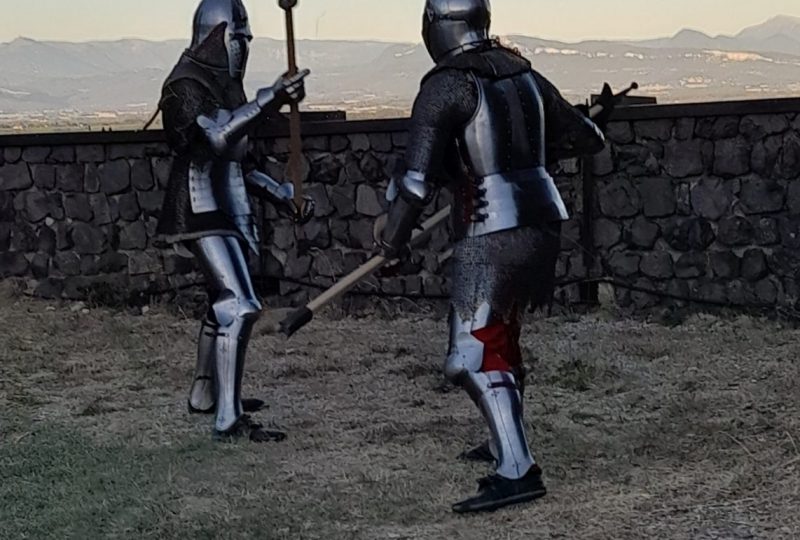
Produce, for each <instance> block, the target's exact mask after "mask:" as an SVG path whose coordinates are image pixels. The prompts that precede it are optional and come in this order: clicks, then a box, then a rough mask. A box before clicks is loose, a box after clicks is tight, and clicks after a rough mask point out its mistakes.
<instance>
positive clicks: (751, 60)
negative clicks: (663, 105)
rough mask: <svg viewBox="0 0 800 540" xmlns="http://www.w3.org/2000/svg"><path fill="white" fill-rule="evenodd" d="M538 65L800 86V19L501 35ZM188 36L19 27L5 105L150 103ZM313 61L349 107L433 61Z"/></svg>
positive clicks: (315, 101) (382, 54) (576, 72)
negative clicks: (603, 37) (36, 36)
mask: <svg viewBox="0 0 800 540" xmlns="http://www.w3.org/2000/svg"><path fill="white" fill-rule="evenodd" d="M504 40H505V41H506V42H507V43H508V44H510V45H513V46H515V47H517V48H518V49H519V50H520V51H521V52H522V53H523V54H525V55H526V56H527V57H528V58H529V59H531V61H532V62H533V63H534V66H535V67H536V68H537V69H539V70H540V71H541V72H542V73H544V74H545V75H546V76H547V77H548V78H550V79H551V80H553V82H555V83H556V84H557V85H558V86H559V87H560V88H561V89H562V91H563V92H564V94H565V95H567V96H568V97H569V98H571V99H572V100H574V101H578V100H583V99H586V97H587V96H588V95H589V94H590V93H591V92H593V91H596V90H598V89H599V88H600V86H601V84H602V83H603V82H605V81H608V82H610V83H612V85H614V86H625V85H627V84H629V83H630V82H631V81H633V80H636V81H638V82H639V83H640V85H641V89H640V91H639V92H640V93H641V94H647V95H652V96H656V97H657V98H658V99H659V101H660V102H676V101H708V100H716V99H734V98H746V97H754V98H755V97H771V96H788V95H800V18H794V17H787V16H780V17H775V18H773V19H771V20H769V21H767V22H765V23H763V24H760V25H757V26H753V27H750V28H746V29H745V30H743V31H742V32H740V33H739V34H737V35H735V36H713V37H712V36H709V35H706V34H704V33H702V32H697V31H694V30H682V31H680V32H678V33H677V34H676V35H675V36H673V37H670V38H664V39H652V40H645V41H636V42H624V41H585V42H581V43H563V42H558V41H551V40H543V39H538V38H533V37H527V36H507V37H505V38H504ZM185 45H186V42H185V41H184V40H171V41H163V42H151V41H143V40H131V39H126V40H120V41H113V42H87V43H63V42H44V41H35V40H31V39H26V38H18V39H16V40H14V41H12V42H10V43H5V44H0V113H3V114H9V113H11V114H14V113H19V114H24V113H36V112H42V111H51V112H57V111H77V112H86V113H91V112H97V111H117V112H136V111H141V112H145V111H148V110H153V109H154V108H155V104H156V102H157V100H158V95H159V90H160V86H161V82H162V81H163V79H164V77H165V76H166V74H167V72H168V71H169V69H170V68H171V67H172V65H173V64H174V63H175V61H176V59H177V58H178V56H179V55H180V54H181V51H182V49H183V48H184V47H185ZM284 50H285V45H284V43H283V42H281V41H277V40H273V39H256V40H255V41H254V44H253V51H252V54H251V64H250V67H249V73H248V77H247V81H248V87H249V89H250V90H251V91H252V90H254V89H255V88H258V87H260V86H263V85H266V84H270V83H271V82H272V81H273V80H274V79H275V77H276V76H277V75H278V74H279V73H280V72H282V71H283V70H284V66H285V60H284V58H285V52H284ZM298 51H299V61H300V63H301V64H302V65H303V66H305V67H309V68H311V70H312V76H311V77H310V79H309V81H308V94H309V97H308V100H307V102H306V104H305V105H306V106H307V107H311V108H317V107H319V108H324V107H329V108H332V107H336V108H340V109H346V110H348V111H350V112H351V113H355V114H356V115H369V114H381V110H382V109H385V108H391V109H395V110H399V109H407V108H408V107H409V106H410V104H411V101H412V100H413V97H414V95H415V93H416V90H417V88H418V84H419V79H420V77H421V76H422V75H423V74H424V73H425V72H426V71H427V70H428V69H430V67H431V61H430V59H429V58H428V55H427V53H426V52H425V50H424V48H423V47H422V46H421V45H419V44H411V43H382V42H376V41H353V42H350V41H318V40H304V41H301V42H299V43H298Z"/></svg>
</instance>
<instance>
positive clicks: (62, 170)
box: [56, 163, 84, 192]
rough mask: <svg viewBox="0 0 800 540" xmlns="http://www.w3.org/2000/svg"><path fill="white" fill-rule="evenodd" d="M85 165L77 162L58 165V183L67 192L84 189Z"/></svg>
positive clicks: (59, 187)
mask: <svg viewBox="0 0 800 540" xmlns="http://www.w3.org/2000/svg"><path fill="white" fill-rule="evenodd" d="M83 169H84V167H83V165H79V164H76V163H72V164H68V165H59V166H58V167H56V185H57V186H58V189H60V190H61V191H65V192H76V191H83V185H84V182H83V172H84V171H83Z"/></svg>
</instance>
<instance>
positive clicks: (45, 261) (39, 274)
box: [31, 253, 50, 279]
mask: <svg viewBox="0 0 800 540" xmlns="http://www.w3.org/2000/svg"><path fill="white" fill-rule="evenodd" d="M31 274H33V277H35V278H36V279H44V278H46V277H47V276H48V275H49V274H50V257H49V256H48V255H47V254H45V253H37V254H36V255H34V256H33V259H32V260H31Z"/></svg>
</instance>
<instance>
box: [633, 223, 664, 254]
mask: <svg viewBox="0 0 800 540" xmlns="http://www.w3.org/2000/svg"><path fill="white" fill-rule="evenodd" d="M660 233H661V228H660V227H659V226H658V225H656V224H655V223H653V222H652V221H648V220H647V219H645V218H643V217H641V216H640V217H638V218H636V219H635V220H634V221H633V223H632V224H631V226H630V229H629V230H628V231H627V236H626V238H627V242H628V243H629V244H630V245H631V246H633V247H637V248H645V249H652V248H653V246H654V245H655V243H656V240H657V239H658V236H659V234H660Z"/></svg>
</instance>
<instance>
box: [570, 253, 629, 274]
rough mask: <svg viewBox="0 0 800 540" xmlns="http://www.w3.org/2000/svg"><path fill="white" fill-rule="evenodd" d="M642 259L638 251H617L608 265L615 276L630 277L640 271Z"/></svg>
mask: <svg viewBox="0 0 800 540" xmlns="http://www.w3.org/2000/svg"><path fill="white" fill-rule="evenodd" d="M641 260H642V258H641V256H640V255H638V254H636V253H630V252H617V253H614V254H613V255H611V257H610V258H609V260H608V265H609V267H610V269H611V271H612V273H613V274H614V275H615V276H620V277H630V276H633V275H636V274H637V273H638V272H639V264H640V263H641ZM570 266H571V264H570ZM584 274H585V273H584ZM575 277H580V276H575Z"/></svg>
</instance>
